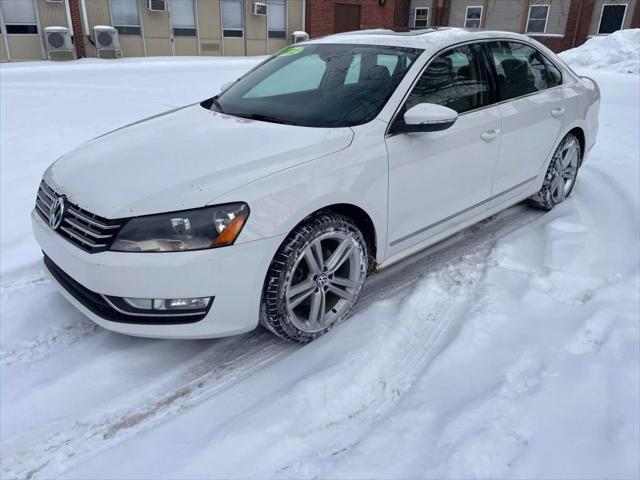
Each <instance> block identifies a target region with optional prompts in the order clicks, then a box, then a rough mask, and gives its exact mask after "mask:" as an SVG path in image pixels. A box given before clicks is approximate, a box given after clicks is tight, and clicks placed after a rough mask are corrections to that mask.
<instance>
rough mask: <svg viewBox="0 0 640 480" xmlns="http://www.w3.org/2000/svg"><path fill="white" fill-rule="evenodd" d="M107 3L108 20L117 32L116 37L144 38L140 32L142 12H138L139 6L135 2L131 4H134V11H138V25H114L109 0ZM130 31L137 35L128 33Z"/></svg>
mask: <svg viewBox="0 0 640 480" xmlns="http://www.w3.org/2000/svg"><path fill="white" fill-rule="evenodd" d="M107 3H108V4H109V18H110V20H111V25H113V28H115V29H116V30H117V31H118V35H122V36H130V37H143V36H144V31H143V30H142V12H141V11H140V4H139V3H138V2H137V1H136V2H132V3H135V6H136V9H137V10H138V25H116V24H115V22H114V21H113V11H112V10H111V0H109V1H108V2H107ZM130 31H132V32H137V33H130Z"/></svg>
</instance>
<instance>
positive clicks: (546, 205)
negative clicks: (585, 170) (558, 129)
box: [529, 133, 582, 210]
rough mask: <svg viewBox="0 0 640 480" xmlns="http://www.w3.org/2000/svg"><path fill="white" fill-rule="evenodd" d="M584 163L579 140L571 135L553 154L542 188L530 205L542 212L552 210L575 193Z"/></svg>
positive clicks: (530, 200)
mask: <svg viewBox="0 0 640 480" xmlns="http://www.w3.org/2000/svg"><path fill="white" fill-rule="evenodd" d="M581 161H582V149H581V148H580V142H579V141H578V138H577V137H576V136H575V135H574V134H573V133H569V134H568V135H567V136H566V137H564V138H563V139H562V141H561V142H560V145H558V148H557V149H556V151H555V152H554V154H553V157H552V158H551V162H550V163H549V168H548V169H547V173H546V175H545V177H544V182H543V183H542V188H541V189H540V191H539V192H538V193H536V194H535V195H534V196H532V197H530V198H529V204H530V205H531V206H533V207H536V208H539V209H541V210H551V209H552V208H553V207H555V206H556V205H557V204H559V203H561V202H563V201H564V200H565V199H566V198H567V197H568V196H569V195H570V194H571V192H572V191H573V187H574V186H575V184H576V178H577V176H578V169H579V168H580V162H581Z"/></svg>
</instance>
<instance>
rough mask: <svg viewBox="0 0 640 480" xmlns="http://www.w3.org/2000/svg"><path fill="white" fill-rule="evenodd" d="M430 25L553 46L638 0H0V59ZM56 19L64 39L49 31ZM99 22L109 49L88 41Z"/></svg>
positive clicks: (631, 14) (275, 40)
mask: <svg viewBox="0 0 640 480" xmlns="http://www.w3.org/2000/svg"><path fill="white" fill-rule="evenodd" d="M265 4H266V8H265ZM432 26H453V27H463V28H486V29H491V30H508V31H514V32H521V33H525V34H527V35H530V36H531V37H533V38H535V39H537V40H539V41H541V42H542V43H544V44H546V45H547V46H548V47H550V48H551V49H553V50H555V51H562V50H566V49H568V48H572V47H574V46H577V45H580V44H582V43H583V42H584V41H585V40H586V39H587V38H589V37H591V36H594V35H606V34H609V33H611V32H613V31H616V30H619V29H621V28H637V27H640V0H258V1H254V0H0V61H3V62H6V61H19V60H37V59H47V58H50V59H67V58H79V57H98V56H100V57H106V58H110V57H109V56H108V55H106V54H105V52H106V53H111V54H112V56H115V57H118V56H124V57H137V56H160V55H162V56H171V55H227V56H241V55H266V54H269V53H273V52H276V51H278V50H280V49H281V48H284V47H285V46H286V45H287V44H289V43H290V39H291V35H292V33H293V32H294V31H298V30H304V31H307V32H308V33H309V34H310V36H311V37H312V38H313V37H320V36H323V35H329V34H331V33H337V32H344V31H350V30H360V29H368V28H391V29H400V30H403V29H411V28H415V29H418V28H426V27H432ZM56 27H63V29H62V31H64V28H66V29H68V34H67V37H68V38H67V37H65V39H62V38H61V37H60V36H58V37H56V38H53V37H52V38H50V37H49V36H48V35H50V30H52V29H53V30H61V29H60V28H57V29H56ZM96 27H97V29H96ZM100 29H103V30H104V29H107V30H109V29H110V30H111V31H113V32H114V35H115V32H117V41H118V43H119V45H117V47H118V48H114V49H109V48H107V49H104V48H96V45H98V46H103V45H102V44H100V43H99V42H98V43H96V42H97V41H98V38H96V37H97V36H98V35H99V31H100ZM65 41H66V42H67V43H64V42H65ZM56 42H58V43H59V44H60V45H62V48H61V49H56V48H52V46H53V47H55V45H56V44H57V43H56Z"/></svg>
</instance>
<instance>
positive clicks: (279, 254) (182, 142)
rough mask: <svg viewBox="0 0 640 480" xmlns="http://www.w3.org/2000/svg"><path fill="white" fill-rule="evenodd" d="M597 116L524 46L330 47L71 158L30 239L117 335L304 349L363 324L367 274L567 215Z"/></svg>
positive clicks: (591, 96) (56, 172) (420, 39)
mask: <svg viewBox="0 0 640 480" xmlns="http://www.w3.org/2000/svg"><path fill="white" fill-rule="evenodd" d="M599 100H600V94H599V90H598V87H597V85H596V84H595V83H594V82H593V81H592V80H590V79H589V78H585V77H579V76H577V75H576V74H575V73H574V72H573V71H572V70H571V69H570V68H569V67H568V66H567V65H566V64H564V63H563V62H562V61H561V60H560V59H559V58H558V57H557V56H556V55H554V54H553V53H552V52H551V51H549V50H548V49H547V48H545V47H544V46H542V45H541V44H539V43H538V42H536V41H534V40H532V39H530V38H528V37H526V36H523V35H519V34H514V33H506V32H468V31H464V30H459V29H429V30H423V31H414V32H406V33H394V32H391V31H385V30H375V31H363V32H353V33H346V34H339V35H332V36H329V37H324V38H321V39H317V40H312V41H307V42H304V43H301V44H296V45H293V46H291V47H288V48H286V49H284V50H282V51H280V52H279V53H277V54H276V55H274V56H272V57H271V58H269V59H267V60H266V61H265V62H263V63H262V64H260V65H259V66H258V67H256V68H254V69H253V70H251V71H250V72H248V73H247V74H246V75H244V76H243V77H242V78H240V79H238V80H237V81H235V82H233V83H232V84H230V85H227V86H225V88H223V90H222V92H221V93H220V94H219V95H217V96H215V97H213V98H211V99H209V100H206V101H204V102H202V103H199V104H195V105H190V106H186V107H183V108H179V109H176V110H173V111H170V112H167V113H165V114H162V115H159V116H156V117H152V118H149V119H146V120H144V121H141V122H137V123H135V124H132V125H129V126H127V127H125V128H121V129H118V130H115V131H113V132H111V133H108V134H106V135H104V136H102V137H99V138H97V139H95V140H92V141H90V142H88V143H87V144H85V145H82V146H81V147H79V148H77V149H76V150H74V151H72V152H70V153H68V154H67V155H65V156H63V157H62V158H61V159H59V160H58V161H57V162H55V163H54V164H53V165H52V166H51V167H49V169H47V171H46V172H45V174H44V178H43V180H42V183H41V184H40V189H39V191H38V196H37V199H36V205H35V208H34V210H33V213H32V222H33V229H34V233H35V236H36V238H37V240H38V242H39V243H40V245H41V247H42V250H43V252H44V263H45V267H46V271H47V272H48V273H49V274H50V276H51V277H52V279H53V280H54V282H55V283H56V285H57V286H58V287H59V289H60V291H61V292H62V294H63V295H64V296H65V297H66V298H67V299H69V301H71V303H73V304H74V305H75V306H76V307H77V308H78V309H80V310H81V311H82V312H83V313H84V314H86V315H87V316H88V317H89V318H91V319H92V320H94V321H95V322H97V323H98V324H100V325H102V326H103V327H105V328H108V329H111V330H115V331H118V332H122V333H126V334H131V335H139V336H147V337H164V338H210V337H218V336H225V335H233V334H238V333H242V332H246V331H249V330H252V329H254V328H256V327H257V326H258V324H259V323H261V324H262V325H264V326H265V327H266V328H268V329H269V330H270V331H272V332H273V333H275V334H276V335H279V336H280V337H282V338H285V339H287V340H292V341H296V342H301V343H306V342H309V341H311V340H313V339H314V338H316V337H318V336H320V335H322V334H324V333H325V332H327V331H328V330H329V329H330V328H331V327H333V326H334V325H336V324H338V323H340V322H341V321H343V320H344V319H345V318H347V316H348V315H349V313H350V311H351V309H352V307H353V306H354V304H355V302H356V301H357V300H358V296H359V294H360V291H361V289H362V286H363V284H364V282H365V279H366V277H367V275H368V274H369V273H371V272H374V271H377V270H380V269H383V268H385V267H387V266H388V265H391V264H393V263H394V262H397V261H399V260H401V259H403V258H405V257H407V256H409V255H411V254H413V253H415V252H417V251H419V250H422V249H424V248H426V247H428V246H429V245H431V244H433V243H435V242H438V241H440V240H442V239H443V238H445V237H447V236H450V235H452V234H454V233H456V232H458V231H459V230H461V229H463V228H465V227H467V226H469V225H471V224H473V223H475V222H478V221H480V220H482V219H484V218H486V217H489V216H490V215H493V214H495V213H496V212H498V211H500V210H503V209H505V208H507V207H509V206H511V205H513V204H515V203H517V202H521V201H523V200H528V202H529V203H530V204H531V205H532V206H534V207H538V208H542V209H545V210H549V209H551V208H553V207H554V206H555V205H557V204H558V203H560V202H562V201H563V200H564V199H565V198H566V197H567V196H568V195H569V194H570V193H571V191H572V189H573V188H574V185H575V183H576V176H577V174H578V171H579V167H580V165H581V163H582V162H583V161H584V159H585V157H586V155H587V154H588V152H589V151H590V149H591V148H592V147H593V145H594V143H595V141H596V134H597V130H598V108H599Z"/></svg>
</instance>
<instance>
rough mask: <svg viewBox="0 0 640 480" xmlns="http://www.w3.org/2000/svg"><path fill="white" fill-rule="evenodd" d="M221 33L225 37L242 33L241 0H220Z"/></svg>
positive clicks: (239, 35) (238, 35)
mask: <svg viewBox="0 0 640 480" xmlns="http://www.w3.org/2000/svg"><path fill="white" fill-rule="evenodd" d="M220 5H221V7H222V33H223V35H224V36H225V37H242V36H243V35H244V30H243V23H242V19H243V18H244V15H243V11H242V0H222V1H221V2H220Z"/></svg>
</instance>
